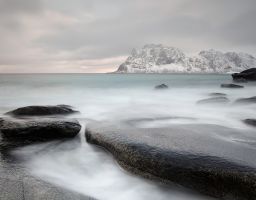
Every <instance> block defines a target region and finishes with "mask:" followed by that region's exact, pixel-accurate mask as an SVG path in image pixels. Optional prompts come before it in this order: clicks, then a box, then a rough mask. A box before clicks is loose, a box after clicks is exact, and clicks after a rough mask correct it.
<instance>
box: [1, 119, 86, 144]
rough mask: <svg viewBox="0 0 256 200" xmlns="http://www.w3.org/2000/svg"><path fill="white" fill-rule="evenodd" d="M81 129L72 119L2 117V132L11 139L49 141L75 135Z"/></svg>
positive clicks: (5, 137)
mask: <svg viewBox="0 0 256 200" xmlns="http://www.w3.org/2000/svg"><path fill="white" fill-rule="evenodd" d="M80 129H81V125H80V124H79V123H78V121H76V120H71V119H54V118H53V119H52V118H43V119H12V118H0V133H1V134H2V138H3V139H4V140H9V141H27V140H28V141H48V140H56V139H65V138H72V137H75V136H76V135H77V134H78V133H79V131H80Z"/></svg>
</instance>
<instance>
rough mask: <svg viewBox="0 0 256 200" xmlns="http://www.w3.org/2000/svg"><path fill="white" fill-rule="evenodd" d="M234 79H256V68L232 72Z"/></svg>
mask: <svg viewBox="0 0 256 200" xmlns="http://www.w3.org/2000/svg"><path fill="white" fill-rule="evenodd" d="M232 77H233V80H235V81H236V80H241V79H245V80H248V81H256V68H251V69H247V70H244V71H242V72H240V73H234V74H232Z"/></svg>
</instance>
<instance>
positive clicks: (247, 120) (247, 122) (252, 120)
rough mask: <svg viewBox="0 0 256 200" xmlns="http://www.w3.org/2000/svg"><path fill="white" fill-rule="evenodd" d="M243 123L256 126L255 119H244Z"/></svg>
mask: <svg viewBox="0 0 256 200" xmlns="http://www.w3.org/2000/svg"><path fill="white" fill-rule="evenodd" d="M244 123H246V124H248V125H251V126H255V127H256V119H245V120H244Z"/></svg>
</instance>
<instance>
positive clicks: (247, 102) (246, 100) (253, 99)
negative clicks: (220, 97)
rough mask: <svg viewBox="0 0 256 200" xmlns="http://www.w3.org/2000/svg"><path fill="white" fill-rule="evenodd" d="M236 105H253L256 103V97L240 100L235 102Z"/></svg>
mask: <svg viewBox="0 0 256 200" xmlns="http://www.w3.org/2000/svg"><path fill="white" fill-rule="evenodd" d="M235 103H239V104H252V103H256V96H253V97H249V98H240V99H237V100H236V101H235Z"/></svg>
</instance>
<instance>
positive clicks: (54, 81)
mask: <svg viewBox="0 0 256 200" xmlns="http://www.w3.org/2000/svg"><path fill="white" fill-rule="evenodd" d="M162 83H164V84H166V85H168V89H162V90H156V89H155V86H156V85H159V84H162ZM223 83H232V77H231V76H230V75H228V74H1V75H0V94H1V95H0V115H1V117H4V113H6V112H8V111H10V110H13V109H15V108H18V107H22V106H29V105H58V104H67V105H71V106H73V107H74V109H75V110H78V111H79V112H80V113H79V114H76V115H74V116H68V117H72V118H76V119H78V120H79V121H80V123H81V124H82V126H83V127H82V131H81V133H80V135H79V136H78V137H79V140H77V139H76V140H70V141H68V142H62V143H58V144H56V143H52V142H49V143H43V144H36V145H30V146H27V147H23V148H20V149H18V151H17V152H16V153H17V155H18V156H21V157H22V156H24V157H26V158H27V159H26V162H25V165H26V167H27V169H29V173H31V175H32V176H35V177H37V178H40V179H42V180H44V181H47V182H49V183H52V184H55V185H58V186H61V187H63V188H66V189H69V190H71V191H75V192H78V193H81V194H84V195H87V196H91V197H93V198H96V199H98V200H145V199H146V200H155V199H158V200H167V199H168V200H209V199H211V198H209V197H205V196H202V195H199V194H196V193H194V192H192V191H189V190H186V189H185V188H182V187H180V186H176V185H172V186H169V185H165V184H163V183H159V182H155V181H151V180H147V179H145V178H142V177H139V176H135V175H133V174H131V173H130V172H127V171H125V170H124V169H122V168H121V167H120V166H119V165H118V163H117V162H116V161H115V159H114V158H113V157H112V156H111V154H109V153H108V152H106V151H104V150H103V149H101V148H100V147H97V146H94V145H91V144H88V143H86V141H85V137H84V129H85V128H86V124H87V123H89V122H90V121H99V122H101V121H110V122H112V123H119V122H120V121H122V120H128V119H138V118H155V119H159V120H153V121H152V120H150V121H145V122H143V123H140V124H139V126H140V127H146V128H155V127H167V126H171V125H173V124H193V123H200V124H215V125H220V126H225V127H230V128H233V129H237V130H239V131H240V132H243V131H247V130H249V129H252V127H250V126H248V125H246V124H244V123H243V121H242V120H243V119H247V118H256V112H255V110H256V104H248V105H244V106H235V105H234V102H235V100H237V99H239V98H246V97H252V96H256V89H255V88H256V83H255V82H248V83H239V84H241V85H244V86H245V87H244V88H242V89H231V88H221V87H220V85H221V84H223ZM211 93H225V94H226V97H227V98H228V99H229V100H230V102H229V103H227V104H205V105H200V104H198V103H197V101H199V100H202V99H207V98H210V97H211V96H210V94H211ZM169 116H171V117H173V118H168V117H169ZM165 117H166V118H165ZM206 134H207V133H206ZM77 141H79V142H77Z"/></svg>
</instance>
